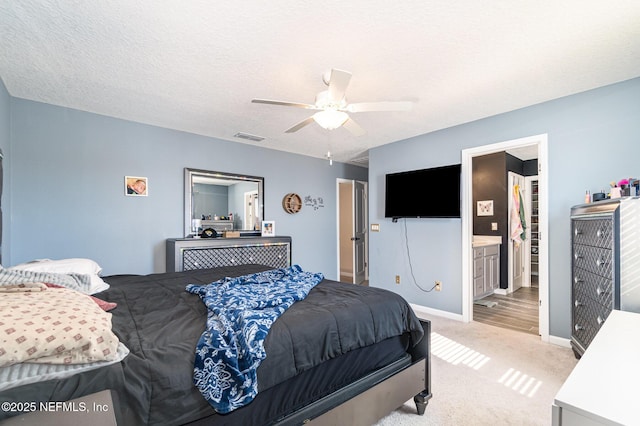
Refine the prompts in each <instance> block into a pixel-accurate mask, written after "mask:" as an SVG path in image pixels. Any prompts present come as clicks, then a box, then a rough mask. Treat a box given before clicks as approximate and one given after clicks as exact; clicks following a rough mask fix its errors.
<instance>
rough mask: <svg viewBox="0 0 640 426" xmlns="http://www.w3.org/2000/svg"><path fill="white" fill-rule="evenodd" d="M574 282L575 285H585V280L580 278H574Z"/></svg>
mask: <svg viewBox="0 0 640 426" xmlns="http://www.w3.org/2000/svg"><path fill="white" fill-rule="evenodd" d="M573 282H574V283H575V284H580V283H583V282H584V280H582V279H580V278H578V277H574V278H573Z"/></svg>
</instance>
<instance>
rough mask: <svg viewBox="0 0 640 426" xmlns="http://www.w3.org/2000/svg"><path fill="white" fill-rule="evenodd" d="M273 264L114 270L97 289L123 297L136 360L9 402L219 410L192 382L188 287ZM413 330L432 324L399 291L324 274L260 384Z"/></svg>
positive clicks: (272, 339)
mask: <svg viewBox="0 0 640 426" xmlns="http://www.w3.org/2000/svg"><path fill="white" fill-rule="evenodd" d="M265 269H267V268H265V267H263V266H259V265H245V266H239V267H234V268H217V269H214V270H205V271H190V272H181V273H167V274H151V275H146V276H134V275H121V276H112V277H106V278H105V281H107V282H108V283H109V284H111V288H110V289H109V290H107V291H106V292H103V293H101V294H99V295H97V296H98V297H100V298H102V299H104V300H107V301H110V302H116V303H118V307H117V308H116V309H115V310H114V311H112V312H113V329H114V332H115V333H116V334H117V335H118V337H119V338H120V339H121V341H122V342H123V343H125V345H127V347H128V348H129V349H130V351H131V353H130V354H129V355H128V356H127V358H125V359H124V360H123V361H122V362H121V363H120V364H116V365H114V366H110V367H105V368H102V369H100V370H95V371H93V372H88V373H82V374H80V375H77V376H74V377H73V378H70V379H66V380H53V381H49V382H43V383H40V384H37V385H29V386H23V387H21V388H16V389H12V390H9V391H6V392H3V393H0V400H12V401H25V400H28V401H34V400H35V401H40V400H52V401H63V400H68V399H72V398H76V397H78V396H81V395H85V394H88V393H92V392H97V391H99V390H102V389H105V388H109V389H115V391H116V393H117V394H116V397H117V398H118V400H119V403H118V405H119V411H120V413H119V414H118V418H119V421H120V422H122V424H163V425H170V424H184V423H188V422H191V421H194V420H197V419H200V418H203V417H207V416H211V415H212V414H214V412H213V409H212V408H211V407H210V406H209V404H208V403H207V402H206V401H205V400H204V398H203V397H202V396H201V395H200V393H199V391H198V390H197V389H196V388H195V387H194V386H193V382H192V378H193V362H194V348H195V346H196V343H197V341H198V339H199V338H200V335H201V334H202V332H203V330H204V327H205V318H206V308H205V306H204V304H203V303H202V302H201V300H200V299H199V297H198V296H196V295H194V294H190V293H187V292H186V291H185V286H186V285H187V284H190V283H194V284H207V283H210V282H213V281H215V280H217V279H219V278H222V277H224V276H238V275H244V274H249V273H253V272H258V271H262V270H265ZM407 333H408V334H409V335H410V336H411V339H410V340H411V342H413V344H415V343H416V342H418V341H419V340H420V339H421V338H422V334H423V328H422V326H421V324H420V322H419V320H418V319H417V318H416V316H415V315H414V313H413V311H412V310H411V308H410V307H409V305H408V304H407V302H406V301H405V300H404V299H402V298H401V297H400V296H398V295H396V294H395V293H392V292H389V291H386V290H382V289H376V288H371V287H360V286H354V285H350V284H342V283H337V282H333V281H329V280H324V281H323V282H321V283H320V284H318V285H317V286H316V287H315V288H314V289H313V290H312V291H311V292H310V293H309V295H308V297H307V298H306V299H305V300H303V301H300V302H297V303H295V304H294V305H293V306H292V307H291V308H289V309H288V310H287V311H286V312H285V314H284V315H283V316H282V317H281V318H279V319H278V320H277V321H276V322H275V323H274V325H273V327H272V329H271V331H270V333H269V335H268V337H267V339H266V341H265V349H266V352H267V358H266V359H265V360H264V361H263V363H262V364H261V366H260V368H259V369H258V387H259V391H260V392H262V391H264V390H266V389H269V388H270V387H272V386H274V385H276V384H278V383H280V382H282V381H284V380H286V379H288V378H290V377H293V376H295V375H296V374H299V373H300V372H303V371H305V370H308V369H311V368H312V367H314V366H316V365H318V364H320V363H322V362H323V361H326V360H328V359H331V358H335V357H337V356H339V355H341V354H344V353H346V352H349V351H351V350H354V349H357V348H361V347H365V346H369V345H371V344H373V343H377V342H381V341H383V340H385V339H387V338H389V337H392V336H398V335H403V334H407ZM245 408H249V406H248V407H245ZM220 417H222V416H220Z"/></svg>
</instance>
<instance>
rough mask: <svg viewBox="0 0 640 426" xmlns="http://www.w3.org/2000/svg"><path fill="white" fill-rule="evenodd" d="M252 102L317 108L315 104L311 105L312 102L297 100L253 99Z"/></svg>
mask: <svg viewBox="0 0 640 426" xmlns="http://www.w3.org/2000/svg"><path fill="white" fill-rule="evenodd" d="M251 102H252V103H254V104H268V105H279V106H290V107H296V108H305V109H317V108H316V106H315V105H311V104H301V103H297V102H285V101H273V100H270V99H251Z"/></svg>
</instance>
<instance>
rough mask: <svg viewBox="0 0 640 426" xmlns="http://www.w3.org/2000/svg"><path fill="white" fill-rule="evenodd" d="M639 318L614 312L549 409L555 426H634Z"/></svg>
mask: <svg viewBox="0 0 640 426" xmlns="http://www.w3.org/2000/svg"><path fill="white" fill-rule="evenodd" d="M639 329H640V314H637V313H633V312H624V311H618V310H613V311H612V312H611V314H610V315H609V318H607V321H605V323H604V324H603V326H602V328H600V330H599V331H598V333H597V334H596V336H595V338H594V339H593V340H592V341H591V344H590V345H589V347H588V348H587V349H586V351H585V352H584V354H583V355H582V358H580V361H578V364H577V365H576V366H575V368H574V369H573V371H572V372H571V374H570V375H569V377H568V378H567V380H565V382H564V384H563V385H562V387H561V388H560V390H559V391H558V393H557V394H556V397H555V399H554V402H553V405H552V413H553V425H554V426H574V425H575V426H586V425H589V426H591V425H637V424H638V392H637V390H638V383H640V368H638V352H639V351H640V340H639V339H638V337H637V336H638V330H639Z"/></svg>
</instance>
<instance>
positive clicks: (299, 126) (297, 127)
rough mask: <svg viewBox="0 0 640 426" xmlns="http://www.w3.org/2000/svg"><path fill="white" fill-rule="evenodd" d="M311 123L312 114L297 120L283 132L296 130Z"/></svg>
mask: <svg viewBox="0 0 640 426" xmlns="http://www.w3.org/2000/svg"><path fill="white" fill-rule="evenodd" d="M311 123H313V116H311V117H309V118H306V119H304V120H302V121H301V122H299V123H298V124H296V125H295V126H293V127H291V128H290V129H287V130H285V133H293V132H297V131H298V130H300V129H302V128H303V127H304V126H306V125H309V124H311Z"/></svg>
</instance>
